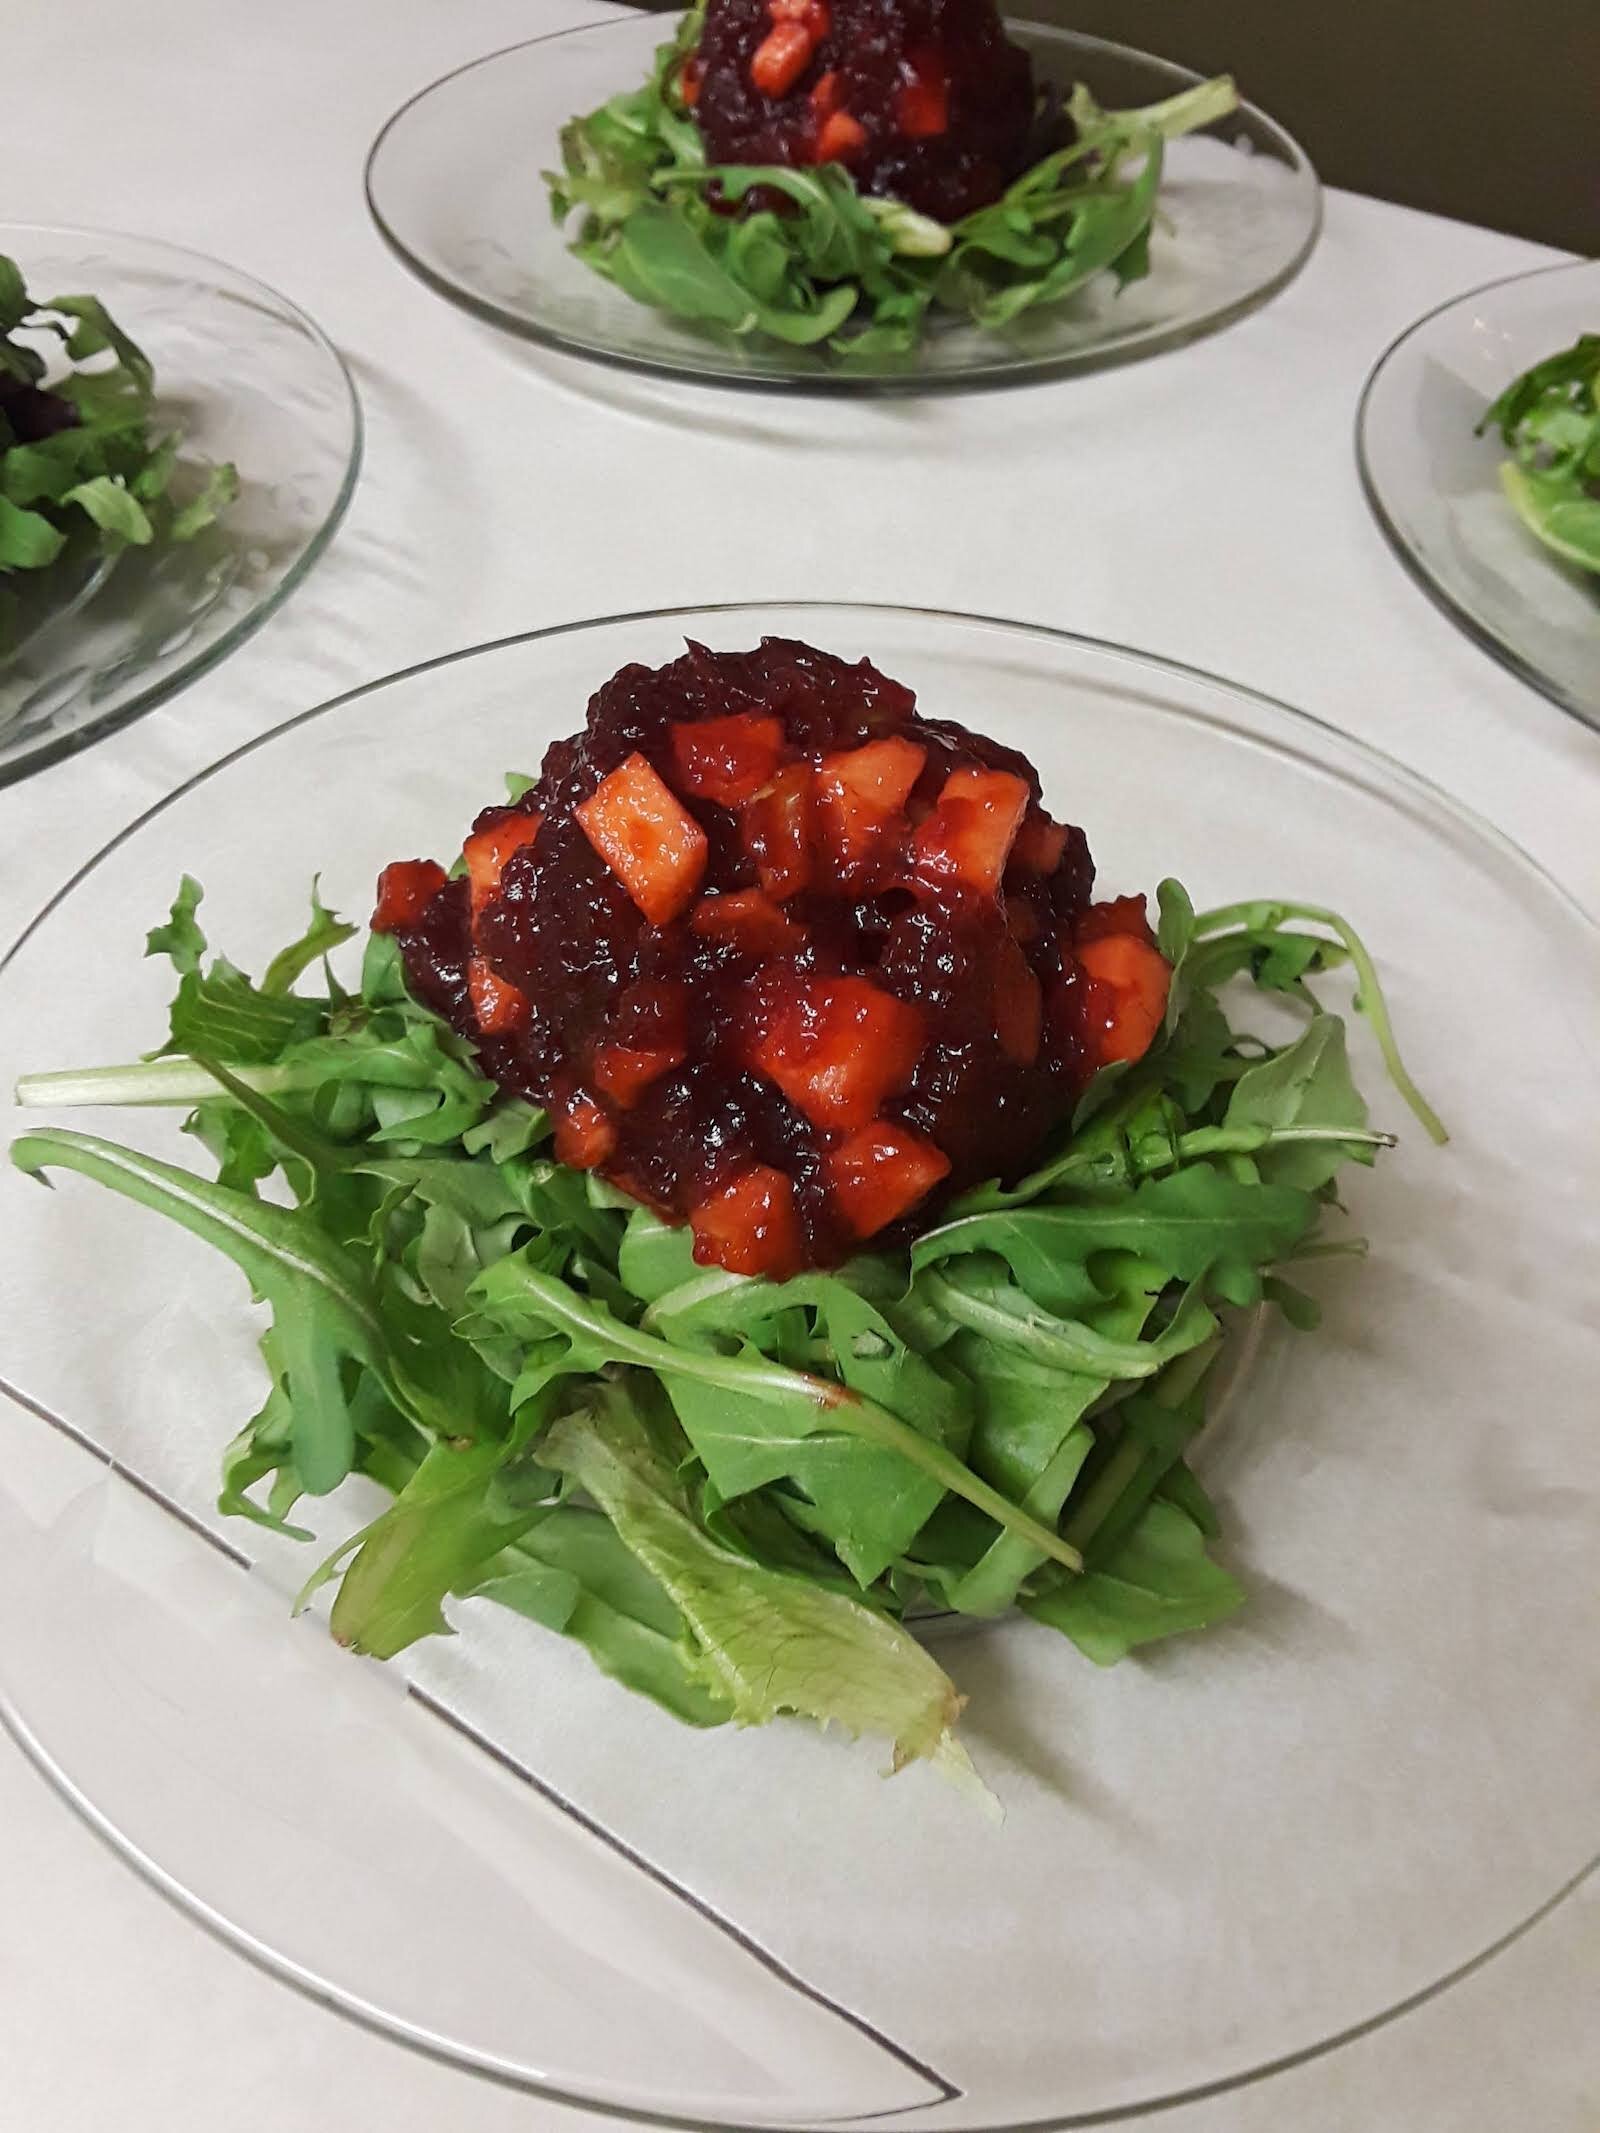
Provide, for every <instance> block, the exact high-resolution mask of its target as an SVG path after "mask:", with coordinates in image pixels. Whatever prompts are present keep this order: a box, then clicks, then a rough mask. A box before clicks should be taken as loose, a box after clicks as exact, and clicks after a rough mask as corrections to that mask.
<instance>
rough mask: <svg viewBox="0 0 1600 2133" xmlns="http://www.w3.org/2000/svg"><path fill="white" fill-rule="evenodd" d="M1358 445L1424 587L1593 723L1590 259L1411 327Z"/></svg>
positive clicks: (1596, 348)
mask: <svg viewBox="0 0 1600 2133" xmlns="http://www.w3.org/2000/svg"><path fill="white" fill-rule="evenodd" d="M1519 380H1526V381H1527V383H1526V384H1525V385H1523V386H1522V387H1521V389H1520V391H1519V389H1518V381H1519ZM1514 393H1515V394H1517V397H1516V399H1515V400H1514V401H1513V399H1512V397H1511V396H1512V395H1513V394H1514ZM1356 450H1357V455H1358V458H1359V462H1360V467H1361V479H1362V483H1363V486H1364V487H1365V489H1366V493H1367V500H1368V502H1369V503H1370V504H1371V506H1372V509H1373V512H1374V514H1375V515H1376V517H1377V520H1378V524H1379V525H1380V526H1381V527H1382V528H1383V530H1384V532H1385V534H1386V535H1387V536H1388V538H1389V540H1390V542H1391V543H1392V544H1393V547H1394V549H1395V552H1396V553H1397V554H1398V555H1399V557H1400V559H1401V561H1402V562H1403V563H1404V564H1405V565H1406V567H1407V568H1408V569H1409V570H1410V571H1411V573H1412V575H1413V576H1414V577H1415V578H1416V579H1417V580H1418V582H1419V583H1420V584H1421V585H1422V586H1423V587H1424V589H1425V590H1426V591H1427V592H1429V593H1431V594H1432V596H1433V598H1434V599H1435V600H1437V601H1438V603H1439V605H1440V606H1441V607H1442V608H1443V609H1444V610H1445V612H1446V613H1447V614H1448V615H1450V616H1451V617H1453V619H1454V620H1455V621H1456V622H1458V623H1459V624H1460V625H1461V627H1462V628H1463V629H1464V630H1466V631H1467V633H1468V634H1469V635H1470V636H1472V637H1475V638H1476V639H1477V640H1478V642H1479V643H1480V644H1481V645H1483V646H1484V648H1485V649H1486V650H1487V651H1489V652H1490V653H1492V654H1493V656H1494V657H1495V658H1496V659H1499V660H1500V661H1502V662H1503V664H1504V665H1506V666H1508V667H1510V668H1511V670H1512V672H1513V673H1515V674H1520V675H1521V676H1522V678H1523V680H1524V681H1527V682H1531V683H1532V685H1533V686H1534V687H1535V688H1536V689H1541V690H1543V692H1544V694H1545V695H1546V696H1548V697H1550V698H1552V699H1553V701H1554V702H1556V703H1558V704H1560V705H1561V706H1562V708H1563V709H1564V710H1567V711H1571V712H1572V713H1573V714H1574V715H1575V716H1576V717H1578V718H1581V719H1583V720H1584V721H1585V722H1586V723H1587V724H1589V725H1591V726H1600V264H1597V263H1595V262H1594V261H1592V260H1591V261H1587V262H1582V263H1579V264H1576V265H1571V266H1557V267H1541V268H1539V269H1537V270H1536V271H1535V272H1534V273H1532V274H1518V275H1515V276H1513V277H1512V279H1511V280H1509V281H1497V282H1491V283H1489V284H1488V286H1487V287H1485V288H1482V289H1474V290H1472V291H1470V292H1469V293H1468V294H1467V295H1466V296H1460V297H1456V298H1454V299H1453V300H1452V301H1451V302H1450V303H1447V304H1441V305H1440V307H1439V308H1438V310H1436V311H1430V312H1429V313H1428V315H1427V317H1426V318H1422V319H1419V320H1418V321H1417V323H1416V324H1415V325H1414V326H1411V327H1408V328H1407V330H1406V331H1405V333H1403V334H1402V335H1401V336H1400V338H1399V340H1397V341H1396V342H1395V343H1394V345H1393V347H1392V348H1390V349H1388V350H1387V351H1386V353H1385V354H1384V356H1383V357H1382V359H1381V360H1380V361H1379V363H1378V364H1377V366H1376V367H1375V369H1374V370H1373V372H1372V375H1371V377H1370V378H1369V379H1368V380H1367V385H1366V389H1365V391H1364V392H1363V394H1362V398H1361V410H1360V413H1359V415H1358V417H1357V424H1356Z"/></svg>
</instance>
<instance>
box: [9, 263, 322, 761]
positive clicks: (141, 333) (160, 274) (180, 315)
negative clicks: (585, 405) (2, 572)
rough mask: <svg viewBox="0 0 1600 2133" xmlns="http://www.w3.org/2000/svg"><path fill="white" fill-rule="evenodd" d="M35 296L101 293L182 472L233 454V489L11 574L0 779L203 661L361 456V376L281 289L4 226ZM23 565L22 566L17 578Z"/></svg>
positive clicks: (255, 604)
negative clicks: (212, 507) (152, 526)
mask: <svg viewBox="0 0 1600 2133" xmlns="http://www.w3.org/2000/svg"><path fill="white" fill-rule="evenodd" d="M0 253H5V254H7V255H9V256H10V257H12V258H14V259H15V260H16V261H17V264H18V265H19V266H20V267H21V269H22V271H23V274H24V276H25V277H26V279H27V281H28V284H29V286H30V288H31V289H32V290H33V292H34V293H35V295H36V296H38V297H41V298H42V297H48V296H56V295H68V294H88V295H93V296H97V297H99V298H100V300H101V301H102V302H103V303H104V304H105V306H106V308H107V309H108V310H109V311H110V313H111V315H112V317H113V318H115V319H116V320H117V322H118V323H119V324H120V325H121V326H123V327H124V328H125V329H126V331H127V332H128V333H129V334H131V335H132V337H133V339H134V340H135V341H137V342H138V343H139V345H140V346H141V347H142V348H143V350H144V352H145V354H146V355H147V356H148V357H149V358H150V361H151V363H152V365H153V367H154V370H155V381H156V388H155V405H154V411H153V420H154V426H155V428H156V429H157V430H159V429H160V428H161V427H162V424H163V418H165V419H166V420H167V422H168V423H169V424H170V425H171V426H175V427H176V428H178V429H180V430H181V431H182V434H183V446H182V454H181V459H180V472H181V473H182V472H188V473H190V474H193V475H198V474H201V473H203V472H204V471H205V470H206V469H208V468H210V467H214V466H218V465H221V464H224V463H225V462H228V461H231V462H232V463H233V465H234V466H235V467H236V468H237V469H238V473H239V484H240V487H239V495H238V497H237V499H236V501H235V502H234V503H232V504H231V505H230V506H229V507H228V509H227V510H226V512H225V513H224V515H223V517H222V518H221V520H220V521H219V522H218V523H217V524H215V525H213V526H211V527H208V528H207V529H206V530H205V531H204V532H203V533H201V534H200V535H199V536H198V537H197V538H196V539H194V540H192V541H189V542H187V543H184V544H182V545H174V544H165V545H159V546H156V547H153V548H149V549H129V550H125V551H124V552H123V553H122V554H121V555H120V556H118V557H116V558H115V567H112V566H111V564H110V563H109V562H108V561H106V560H105V559H97V560H96V561H94V562H91V563H88V564H84V565H81V566H74V565H72V563H71V561H70V558H67V559H64V563H65V567H64V568H62V569H61V570H59V571H58V570H55V569H52V570H50V571H46V572H41V573H37V574H34V575H35V576H36V582H31V583H28V584H25V585H23V584H18V585H17V586H16V588H15V589H16V598H17V601H18V603H19V604H18V607H17V609H16V612H15V615H14V617H13V621H12V625H11V628H10V630H9V634H8V649H7V651H6V653H5V655H4V656H3V657H0V784H5V783H8V782H10V781H11V780H13V779H15V778H20V777H25V776H26V775H27V774H28V773H29V772H30V771H33V770H37V769H39V768H40V767H41V766H42V765H43V764H45V763H50V762H54V761H55V760H56V759H57V757H59V756H62V755H66V754H68V753H70V752H71V751H72V750H73V749H75V748H80V747H82V746H83V745H84V744H85V743H86V742H88V741H91V740H93V739H95V738H96V737H97V736H98V735H99V734H102V733H106V732H109V731H110V730H111V728H113V727H114V726H120V725H125V724H126V723H127V721H128V720H129V719H132V718H136V717H137V716H138V715H139V713H140V712H142V711H147V710H149V709H150V707H151V706H152V705H153V704H156V703H159V702H160V701H161V700H162V699H163V698H164V697H167V696H170V695H171V694H172V692H173V691H174V690H175V689H177V688H180V687H181V686H182V685H183V683H185V682H186V681H189V680H192V679H193V677H194V676H195V675H196V674H199V673H202V672H204V670H205V669H206V668H207V667H209V666H213V665H215V663H216V662H217V661H218V660H219V659H221V658H223V657H224V656H225V655H226V654H227V653H228V652H230V651H231V650H232V649H233V647H234V646H235V645H237V644H241V643H242V642H243V641H244V639H245V638H246V637H247V636H249V634H250V632H251V631H252V630H254V629H256V628H258V627H259V626H260V624H261V623H262V622H264V621H265V620H266V618H267V616H268V615H270V614H271V613H272V611H273V610H274V608H276V607H277V606H278V604H279V602H280V601H282V600H284V599H286V598H287V597H288V595H289V594H290V592H292V591H293V589H294V587H295V586H296V585H298V584H299V582H300V580H301V579H302V578H303V577H304V576H305V575H306V573H307V571H309V570H310V568H311V566H312V564H313V563H315V562H316V560H317V558H318V557H319V556H320V555H321V554H322V551H323V549H324V548H325V547H326V546H327V544H328V542H329V540H330V539H331V538H332V536H333V533H334V530H335V528H336V527H337V526H338V523H339V521H340V519H341V518H342V517H343V515H344V509H345V506H346V504H347V503H348V502H349V500H350V495H351V491H352V490H353V489H354V487H355V481H356V474H357V471H358V468H359V465H360V457H361V415H360V409H359V406H358V404H357V401H356V396H355V388H354V386H353V385H352V383H351V381H350V377H349V374H348V372H347V371H346V370H345V367H344V364H343V363H342V361H341V360H340V358H339V356H338V354H337V353H336V351H335V350H334V349H333V347H332V346H331V345H330V343H329V342H328V341H327V340H325V339H324V337H323V335H322V334H321V332H320V331H319V330H318V328H317V327H316V326H314V325H313V324H312V322H311V321H310V319H308V318H307V317H306V316H305V315H304V314H303V313H302V312H300V311H298V310H296V308H295V307H294V305H292V304H291V303H289V302H288V301H287V300H286V299H285V298H284V297H281V296H279V295H277V294H276V293H275V292H274V291H273V290H271V289H269V288H267V287H266V286H265V285H264V284H263V283H261V282H258V281H255V280H253V279H252V278H251V277H250V276H249V275H247V274H241V273H238V272H237V271H236V270H235V269H234V268H232V267H228V266H224V265H223V264H222V263H221V262H220V261H218V260H214V259H207V258H205V257H204V256H202V255H201V254H200V253H198V252H187V251H182V250H180V249H179V248H178V247H177V246H176V245H169V244H160V243H156V242H155V241H153V240H152V239H150V238H145V237H130V236H124V235H120V234H113V233H110V232H100V231H93V230H68V229H52V228H46V227H42V226H38V225H34V224H28V223H21V224H11V223H7V224H0ZM23 575H24V574H23V573H18V574H17V576H18V578H19V579H20V578H21V577H22V576H23Z"/></svg>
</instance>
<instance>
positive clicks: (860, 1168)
mask: <svg viewBox="0 0 1600 2133" xmlns="http://www.w3.org/2000/svg"><path fill="white" fill-rule="evenodd" d="M827 1170H828V1182H829V1184H830V1185H831V1186H832V1187H833V1196H834V1201H835V1203H836V1205H837V1207H838V1211H839V1217H840V1220H841V1221H842V1222H843V1223H844V1225H845V1227H846V1228H847V1229H848V1230H849V1231H850V1232H851V1234H852V1235H853V1236H857V1237H871V1236H874V1235H875V1234H876V1233H877V1232H878V1231H879V1230H880V1229H887V1227H888V1226H889V1224H890V1223H891V1222H898V1221H899V1219H900V1217H901V1216H902V1215H904V1214H908V1213H909V1212H910V1210H911V1209H912V1208H913V1207H915V1206H916V1204H917V1202H918V1201H919V1200H921V1199H923V1198H925V1197H926V1195H927V1194H928V1193H930V1192H931V1191H932V1190H933V1188H934V1186H935V1185H937V1184H938V1183H939V1181H940V1179H941V1178H944V1177H948V1175H949V1173H950V1158H949V1157H948V1156H947V1155H946V1154H945V1153H944V1151H943V1149H941V1148H936V1147H935V1146H934V1145H933V1143H932V1141H926V1140H924V1139H923V1138H922V1136H921V1135H920V1134H917V1133H913V1132H912V1130H911V1128H910V1127H909V1126H903V1125H901V1124H900V1123H899V1121H898V1120H897V1119H892V1118H875V1119H873V1120H872V1121H871V1123H870V1124H868V1125H865V1126H861V1127H859V1128H858V1129H857V1130H856V1131H855V1132H854V1133H852V1134H851V1135H850V1137H849V1139H848V1140H846V1141H844V1142H842V1143H841V1144H840V1146H839V1147H837V1148H835V1149H834V1150H833V1152H832V1154H831V1155H830V1156H829V1157H828V1160H827Z"/></svg>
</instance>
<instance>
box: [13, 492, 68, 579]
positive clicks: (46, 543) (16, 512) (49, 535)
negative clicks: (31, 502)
mask: <svg viewBox="0 0 1600 2133" xmlns="http://www.w3.org/2000/svg"><path fill="white" fill-rule="evenodd" d="M66 545H67V537H66V535H65V534H64V533H63V532H62V531H61V529H60V527H58V526H52V525H51V523H50V521H49V520H48V519H47V518H45V517H43V516H42V514H41V513H39V512H37V511H24V510H22V509H21V508H20V507H19V506H18V505H16V504H14V503H13V502H12V501H11V499H10V497H9V496H0V570H43V569H44V568H45V567H46V566H47V565H48V564H50V563H53V562H54V561H55V559H56V557H57V556H58V555H59V554H60V553H61V551H62V549H63V548H65V546H66Z"/></svg>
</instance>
